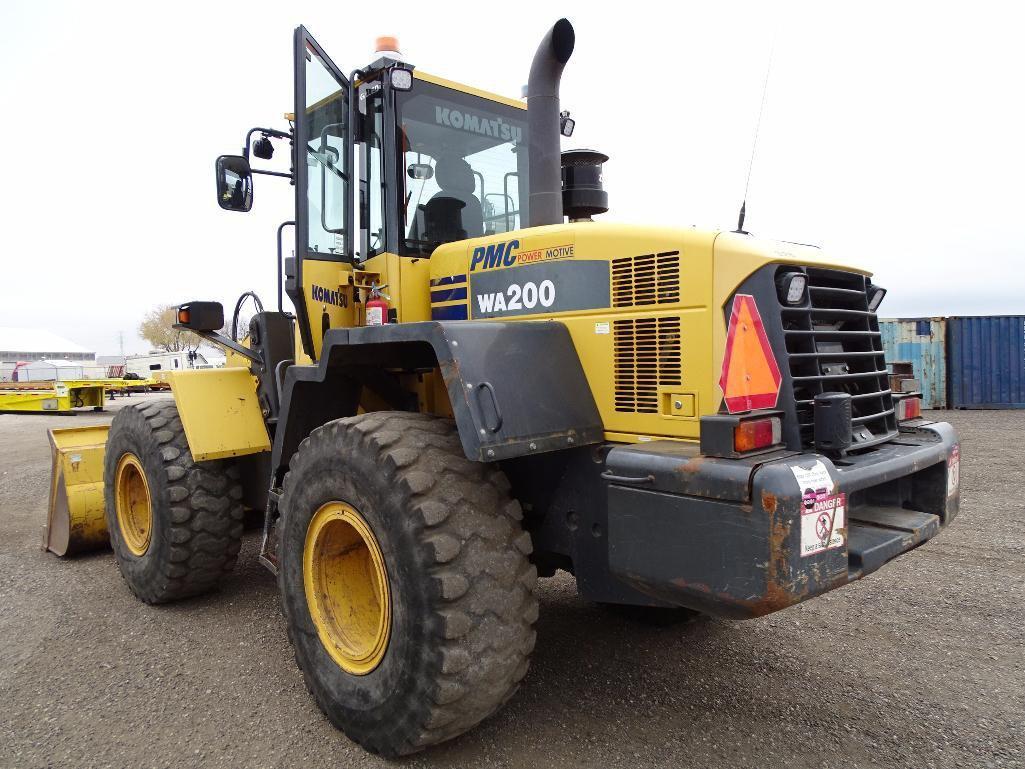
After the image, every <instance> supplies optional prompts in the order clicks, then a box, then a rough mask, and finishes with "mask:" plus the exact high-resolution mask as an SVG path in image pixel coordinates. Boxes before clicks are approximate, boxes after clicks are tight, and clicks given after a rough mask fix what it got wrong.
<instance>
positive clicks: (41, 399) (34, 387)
mask: <svg viewBox="0 0 1025 769" xmlns="http://www.w3.org/2000/svg"><path fill="white" fill-rule="evenodd" d="M105 389H106V388H105V386H104V384H103V383H102V382H95V381H90V380H72V381H68V382H4V383H3V384H2V385H0V412H4V411H10V412H29V413H32V412H36V413H44V412H45V413H61V414H66V413H69V412H71V411H72V410H74V409H80V408H92V409H94V410H95V411H102V410H103V399H104V396H105V392H104V391H105Z"/></svg>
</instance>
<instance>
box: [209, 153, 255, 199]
mask: <svg viewBox="0 0 1025 769" xmlns="http://www.w3.org/2000/svg"><path fill="white" fill-rule="evenodd" d="M216 167H217V205H219V206H220V207H221V208H223V209H224V210H225V211H248V210H249V209H251V208H252V207H253V172H252V170H251V169H250V168H249V161H248V160H246V159H245V158H244V157H242V156H241V155H221V156H220V157H219V158H217V165H216Z"/></svg>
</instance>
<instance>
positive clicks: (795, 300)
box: [776, 272, 808, 304]
mask: <svg viewBox="0 0 1025 769" xmlns="http://www.w3.org/2000/svg"><path fill="white" fill-rule="evenodd" d="M807 286H808V276H807V275H805V274H804V273H803V272H787V273H784V274H783V275H781V276H780V277H779V278H777V279H776V289H777V290H778V291H779V300H780V301H781V302H783V303H784V304H801V302H803V301H804V290H805V288H807Z"/></svg>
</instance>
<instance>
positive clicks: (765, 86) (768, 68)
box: [734, 33, 776, 235]
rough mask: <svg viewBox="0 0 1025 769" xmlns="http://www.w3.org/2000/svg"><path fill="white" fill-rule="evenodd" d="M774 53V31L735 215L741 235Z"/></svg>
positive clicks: (743, 230) (744, 232) (737, 230)
mask: <svg viewBox="0 0 1025 769" xmlns="http://www.w3.org/2000/svg"><path fill="white" fill-rule="evenodd" d="M775 53H776V33H773V35H772V45H771V46H770V47H769V61H768V63H767V64H766V65H765V81H764V82H763V83H762V103H761V105H760V106H759V107H758V120H756V121H755V135H754V138H753V139H752V140H751V159H750V160H749V161H748V163H747V179H746V180H745V181H744V198H743V200H742V201H741V204H740V216H739V217H737V229H735V230H734V232H739V233H741V234H742V235H747V234H748V233H747V230H745V229H744V218H745V217H746V216H747V190H748V188H749V187H750V186H751V169H752V168H754V165H755V150H756V149H757V148H758V132H759V131H760V130H761V128H762V113H763V112H765V95H766V94H767V93H768V92H769V74H770V73H771V72H772V57H773V54H775Z"/></svg>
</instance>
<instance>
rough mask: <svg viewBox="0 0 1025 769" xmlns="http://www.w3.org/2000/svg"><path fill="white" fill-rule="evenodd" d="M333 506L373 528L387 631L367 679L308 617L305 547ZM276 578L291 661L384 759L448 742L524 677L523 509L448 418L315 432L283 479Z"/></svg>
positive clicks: (529, 578) (336, 425) (530, 613)
mask: <svg viewBox="0 0 1025 769" xmlns="http://www.w3.org/2000/svg"><path fill="white" fill-rule="evenodd" d="M339 501H340V502H342V503H345V504H346V505H349V506H351V507H352V508H353V509H354V510H356V511H358V513H359V515H360V516H362V519H363V520H364V521H365V522H366V524H367V525H368V526H369V528H370V529H371V530H372V534H373V536H374V537H375V538H376V541H377V545H378V546H379V551H380V555H381V556H383V563H384V566H385V568H386V571H387V587H388V589H387V594H388V595H389V596H390V635H389V636H388V640H387V647H386V649H385V651H384V653H383V657H382V658H381V660H380V662H379V663H378V664H377V666H376V667H375V668H374V669H372V670H371V671H369V672H366V673H363V674H359V675H354V674H352V673H350V672H347V671H346V670H345V669H343V667H342V666H341V665H340V664H339V663H337V662H336V661H335V659H334V658H333V657H332V656H331V655H330V654H329V653H328V651H327V650H326V648H325V645H324V642H322V641H321V638H320V636H319V635H318V630H317V627H316V625H315V624H314V621H313V619H312V616H311V609H310V604H309V602H308V600H307V595H306V591H305V584H304V566H303V564H304V555H303V554H304V546H305V545H306V541H307V533H308V530H309V527H310V523H311V520H313V519H314V516H315V514H317V511H318V510H323V509H324V506H325V505H329V504H330V503H333V502H339ZM281 507H282V518H281V522H280V528H281V538H280V550H279V557H280V570H279V583H280V588H281V598H282V606H283V610H284V614H285V617H286V620H287V624H288V632H289V638H290V639H291V641H292V645H293V647H294V650H295V657H296V661H297V662H298V665H299V668H300V669H301V670H302V673H303V678H304V680H305V682H306V686H307V687H308V688H309V690H310V692H311V693H312V695H313V697H314V699H315V700H316V702H317V704H318V705H319V706H320V708H321V710H323V711H324V713H325V714H326V715H327V717H328V718H329V719H330V720H331V722H332V723H334V724H335V726H337V727H338V728H340V729H341V730H342V731H343V732H345V734H346V735H348V736H349V737H350V738H351V739H353V740H354V741H356V742H357V743H359V744H360V745H362V746H363V747H365V748H366V749H368V750H370V751H372V752H374V753H379V754H382V755H386V756H397V755H403V754H407V753H412V752H414V751H417V750H421V749H423V748H425V747H427V746H429V745H433V744H436V743H439V742H442V741H444V740H447V739H450V738H452V737H455V736H457V735H459V734H462V733H463V732H465V731H467V730H468V729H470V728H472V727H473V726H475V725H476V724H477V723H479V722H480V721H481V720H483V719H484V718H486V717H488V716H489V715H491V714H492V713H494V712H495V711H496V710H497V709H498V708H499V707H500V706H501V705H502V704H503V703H504V702H505V701H506V700H508V699H509V698H510V697H511V696H512V695H513V693H514V692H515V691H516V689H517V686H518V684H519V682H520V680H521V679H522V678H523V676H524V675H526V672H527V668H528V665H529V655H530V653H531V651H532V650H533V647H534V640H535V632H534V630H533V624H534V621H535V620H536V619H537V612H538V603H537V598H536V595H535V593H534V589H535V584H536V581H537V571H536V569H535V568H534V566H533V565H532V564H531V563H530V562H529V559H528V555H529V553H530V552H531V542H530V535H529V534H527V533H526V532H524V531H523V528H522V526H521V523H520V520H521V518H522V510H521V508H520V505H519V503H518V502H516V501H515V500H514V499H512V498H511V497H510V495H509V483H508V481H507V480H506V478H505V475H504V474H503V473H502V472H501V471H500V470H498V469H497V468H495V467H493V466H489V465H484V464H480V463H475V462H470V461H468V460H467V459H466V457H465V456H464V455H463V452H462V449H461V447H460V443H459V438H458V435H457V434H456V432H455V428H454V425H453V424H452V422H451V421H450V420H445V419H440V418H437V417H432V416H430V415H423V414H413V413H404V412H375V413H371V414H365V415H361V416H357V417H351V418H347V419H339V420H336V421H333V422H329V423H328V424H326V425H324V426H323V427H320V428H318V429H316V430H314V431H313V433H312V434H311V435H310V436H309V437H308V438H307V439H306V440H305V441H303V443H302V445H301V446H300V447H299V450H298V452H297V453H296V454H295V456H294V457H293V458H292V461H291V465H290V468H289V472H288V474H287V475H286V476H285V480H284V488H283V497H282V505H281Z"/></svg>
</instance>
